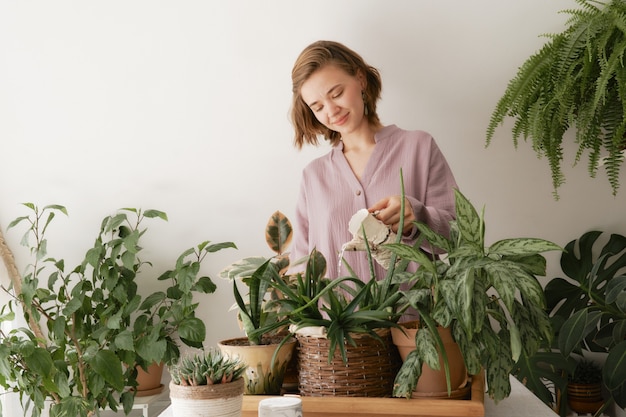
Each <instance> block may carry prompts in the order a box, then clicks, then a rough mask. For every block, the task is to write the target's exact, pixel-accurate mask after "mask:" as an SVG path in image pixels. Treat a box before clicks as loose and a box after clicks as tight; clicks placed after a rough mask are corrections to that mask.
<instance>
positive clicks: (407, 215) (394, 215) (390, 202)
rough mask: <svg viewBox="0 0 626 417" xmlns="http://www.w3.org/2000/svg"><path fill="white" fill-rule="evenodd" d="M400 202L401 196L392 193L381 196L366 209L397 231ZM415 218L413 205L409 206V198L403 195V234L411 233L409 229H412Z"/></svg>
mask: <svg viewBox="0 0 626 417" xmlns="http://www.w3.org/2000/svg"><path fill="white" fill-rule="evenodd" d="M401 202H402V196H399V195H394V196H390V197H386V198H383V199H382V200H380V201H378V202H377V203H376V204H374V205H373V206H372V207H370V208H368V209H367V210H368V211H369V212H370V213H374V217H376V218H377V219H378V220H380V221H381V222H383V223H385V224H386V225H388V226H391V230H392V231H393V232H394V233H398V226H399V225H400V209H401V207H402V203H401ZM415 220H417V219H416V218H415V214H414V213H413V207H411V203H410V202H409V199H408V198H406V197H405V198H404V227H403V228H402V231H403V234H404V235H405V236H407V235H409V234H411V231H412V230H413V225H412V223H413V222H414V221H415Z"/></svg>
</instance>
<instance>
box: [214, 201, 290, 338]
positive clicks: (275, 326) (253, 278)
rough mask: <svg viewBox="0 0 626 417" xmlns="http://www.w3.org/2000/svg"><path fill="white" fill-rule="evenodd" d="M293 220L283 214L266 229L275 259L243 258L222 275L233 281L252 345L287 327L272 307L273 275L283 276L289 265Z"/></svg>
mask: <svg viewBox="0 0 626 417" xmlns="http://www.w3.org/2000/svg"><path fill="white" fill-rule="evenodd" d="M292 230H293V229H292V227H291V223H290V222H289V220H288V219H287V218H286V217H285V216H284V215H283V214H282V213H281V212H279V211H277V212H275V213H274V214H272V216H271V217H270V219H269V221H268V223H267V226H266V230H265V237H266V239H265V240H266V242H267V244H268V246H269V247H270V249H271V250H272V251H274V252H275V253H276V255H274V256H273V257H271V258H269V259H266V258H264V257H260V256H256V257H248V258H244V259H241V260H239V261H237V262H235V263H233V264H231V265H229V266H227V267H225V268H224V269H222V270H221V271H220V273H219V275H220V277H221V278H224V279H227V280H230V281H232V283H233V294H234V296H235V302H236V305H237V308H238V309H239V315H238V316H239V319H240V320H241V323H242V325H243V329H244V332H245V333H246V336H247V337H248V340H249V342H250V344H251V345H260V344H267V343H270V339H269V338H265V339H264V337H265V336H270V335H272V334H274V333H275V332H276V331H277V330H279V329H281V328H283V327H285V325H286V324H287V323H286V321H285V319H284V317H283V318H281V317H279V316H278V315H277V314H276V311H275V310H273V309H271V308H269V307H268V302H269V300H270V297H272V294H271V286H270V282H271V276H272V275H274V274H280V273H281V271H284V270H285V269H286V268H287V267H288V266H289V257H288V255H286V254H285V250H286V248H287V247H288V246H289V243H290V242H291V237H292ZM238 280H240V281H242V282H243V283H244V284H245V285H246V286H247V287H248V294H247V295H246V297H247V299H244V296H242V294H241V292H240V291H239V288H238V286H237V282H238Z"/></svg>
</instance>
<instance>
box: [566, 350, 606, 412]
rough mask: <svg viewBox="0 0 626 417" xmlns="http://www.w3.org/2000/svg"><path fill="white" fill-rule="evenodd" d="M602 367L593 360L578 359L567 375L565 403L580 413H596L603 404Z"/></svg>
mask: <svg viewBox="0 0 626 417" xmlns="http://www.w3.org/2000/svg"><path fill="white" fill-rule="evenodd" d="M603 403H604V400H603V399H602V368H601V367H600V366H599V365H598V364H596V363H595V362H593V361H590V360H587V359H584V358H582V359H580V360H578V361H577V363H576V367H575V368H574V372H573V373H572V374H571V375H569V376H568V383H567V404H568V405H569V408H570V409H571V410H572V411H575V412H577V413H581V414H587V413H591V414H594V413H596V412H597V411H598V410H599V409H600V408H601V407H602V405H603Z"/></svg>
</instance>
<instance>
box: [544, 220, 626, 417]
mask: <svg viewBox="0 0 626 417" xmlns="http://www.w3.org/2000/svg"><path fill="white" fill-rule="evenodd" d="M601 236H602V232H600V231H589V232H585V233H584V234H583V235H582V236H580V238H579V239H577V240H573V241H571V242H569V243H568V244H567V245H566V246H565V251H564V252H563V254H562V255H561V269H562V271H563V273H564V274H565V275H566V276H567V278H561V277H557V278H554V279H552V280H550V281H549V282H548V283H547V284H546V287H545V295H546V301H547V306H548V308H549V311H550V314H551V315H552V316H554V317H555V318H556V319H558V322H559V325H558V326H555V327H556V331H557V337H558V339H557V342H558V344H557V346H558V349H559V351H560V352H561V354H562V355H564V356H565V357H569V356H570V355H571V354H572V353H576V354H581V353H582V352H583V351H590V352H603V353H605V354H606V359H605V363H604V366H603V367H602V382H603V386H604V387H605V388H606V390H607V391H608V392H609V394H610V398H609V401H607V402H606V406H608V405H610V404H611V402H613V401H614V402H616V403H617V404H618V405H619V406H620V407H621V408H626V362H625V361H624V358H626V303H625V301H624V300H626V271H625V268H626V237H624V236H622V235H619V234H611V235H610V236H609V237H608V239H600V238H601ZM602 240H604V245H602V244H601V242H602Z"/></svg>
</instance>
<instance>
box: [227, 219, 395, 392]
mask: <svg viewBox="0 0 626 417" xmlns="http://www.w3.org/2000/svg"><path fill="white" fill-rule="evenodd" d="M291 234H292V227H291V223H290V222H289V220H288V219H287V218H286V217H284V215H282V214H281V213H280V212H277V213H274V214H273V215H272V217H271V218H270V221H269V222H268V226H267V228H266V239H267V241H268V244H269V245H270V247H271V248H272V250H274V251H275V252H276V253H277V255H276V256H275V257H273V258H270V259H265V258H258V257H255V258H246V259H244V260H242V261H238V262H236V263H235V264H233V265H230V266H229V267H227V268H225V269H224V270H223V275H222V276H223V277H225V278H229V279H233V278H238V279H241V280H242V281H243V282H245V283H246V285H248V289H249V297H248V300H244V297H241V296H240V295H238V290H237V289H236V288H235V291H234V292H235V299H236V300H237V305H238V307H239V311H240V315H241V314H244V315H248V316H250V317H249V318H246V319H245V320H243V319H242V322H243V324H244V329H245V328H246V322H248V323H250V324H254V323H259V325H257V326H251V325H248V328H249V330H246V332H247V334H248V335H250V334H256V335H262V334H265V333H267V332H268V331H272V330H275V329H277V328H284V327H285V326H286V325H291V326H290V330H291V332H294V333H296V332H298V331H299V330H302V329H304V328H316V329H323V330H324V339H326V340H328V341H329V343H330V348H329V349H328V351H326V352H325V354H326V357H327V359H324V362H328V363H329V364H330V363H331V361H332V360H333V358H334V355H335V353H336V352H339V354H340V356H341V359H340V361H343V362H344V368H345V362H347V359H348V352H347V351H348V350H349V346H350V345H355V344H356V343H357V342H356V341H355V338H358V337H356V336H357V335H362V334H367V335H368V336H372V337H373V338H374V339H376V340H377V342H378V341H380V342H383V340H382V339H381V337H380V336H379V335H378V333H377V332H376V330H377V329H380V328H385V327H390V326H392V325H394V323H395V320H397V317H396V316H395V315H394V314H393V313H392V310H393V308H394V303H395V299H396V296H395V295H394V296H391V297H389V296H388V294H392V293H393V292H392V291H391V290H390V289H389V288H388V287H389V285H383V284H379V283H377V282H376V280H372V281H370V283H368V284H365V283H364V282H363V281H362V280H361V279H359V278H358V277H355V276H353V275H352V276H346V277H342V278H339V279H337V280H333V281H332V282H331V281H330V280H328V279H327V278H325V273H326V259H325V258H324V256H323V255H322V254H321V253H319V252H317V251H316V250H313V251H312V252H311V253H310V254H309V256H307V257H306V259H304V260H301V261H300V262H302V263H305V265H304V271H303V272H299V273H295V274H287V271H288V268H289V267H290V264H289V258H288V257H287V256H283V255H282V254H283V253H284V250H285V249H286V247H287V245H288V243H289V241H290V240H291ZM389 282H390V281H385V283H386V284H388V283H389ZM347 283H351V284H352V286H349V285H345V284H347ZM251 284H253V285H251ZM258 288H260V289H261V290H257V289H258ZM255 300H256V301H257V302H258V304H257V309H256V310H252V309H251V308H250V306H249V304H251V303H253V302H254V301H255ZM376 300H379V301H380V302H377V301H376ZM252 311H256V314H257V316H258V317H259V319H262V318H263V317H264V316H263V315H262V314H261V312H265V313H267V312H272V314H275V317H277V320H271V321H267V320H266V321H265V322H264V323H262V320H257V321H254V320H252V319H251V318H252V317H253V315H252V314H251V312H252ZM265 317H267V316H265ZM282 337H283V339H282V341H281V343H282V342H284V341H286V340H290V339H292V336H291V334H285V335H284V336H282ZM390 371H391V370H390ZM390 386H391V383H390ZM389 391H390V390H389Z"/></svg>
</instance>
